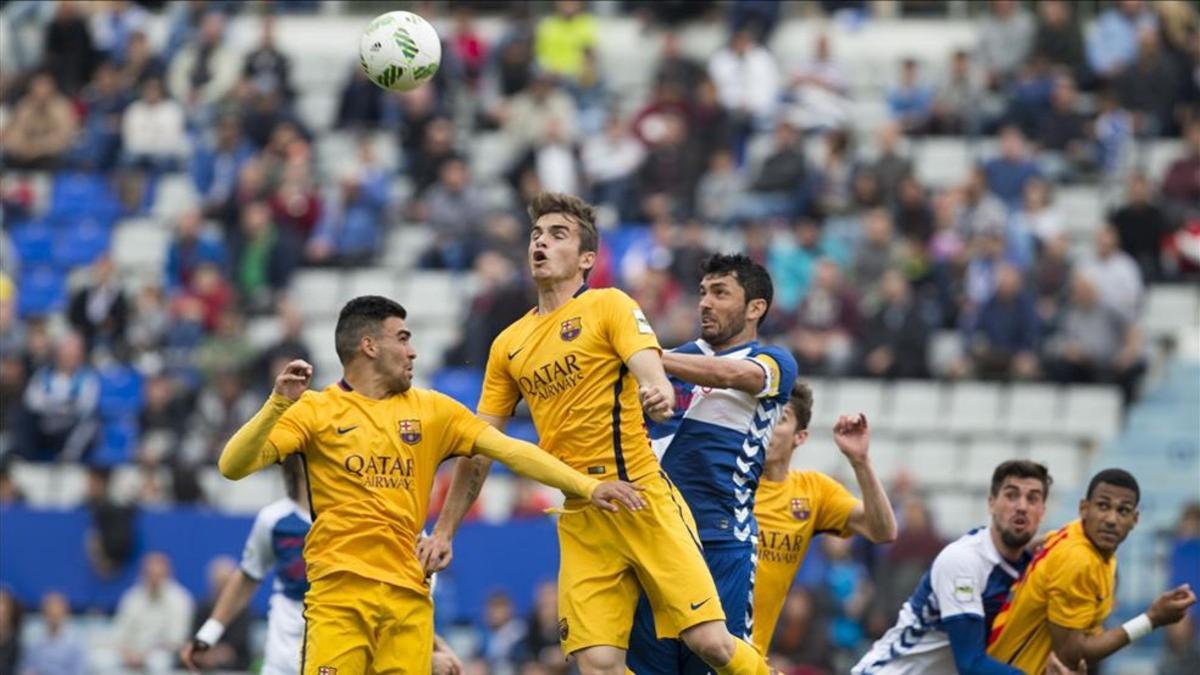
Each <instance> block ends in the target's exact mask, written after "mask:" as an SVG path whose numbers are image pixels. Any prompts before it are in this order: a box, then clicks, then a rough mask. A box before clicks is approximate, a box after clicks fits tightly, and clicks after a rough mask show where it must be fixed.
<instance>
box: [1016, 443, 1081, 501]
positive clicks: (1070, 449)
mask: <svg viewBox="0 0 1200 675" xmlns="http://www.w3.org/2000/svg"><path fill="white" fill-rule="evenodd" d="M1029 458H1030V459H1032V460H1034V461H1035V462H1041V463H1042V464H1045V465H1046V468H1047V469H1049V470H1050V477H1051V478H1053V479H1054V485H1055V487H1056V488H1057V489H1059V490H1065V491H1067V493H1068V494H1071V495H1075V493H1076V492H1078V491H1079V490H1078V488H1080V487H1082V486H1083V484H1084V483H1085V482H1086V481H1087V476H1086V475H1085V473H1084V471H1085V465H1086V460H1087V453H1086V452H1085V451H1084V450H1083V448H1082V446H1080V445H1079V444H1078V443H1071V442H1056V443H1034V444H1032V445H1031V446H1030V448H1029ZM1051 491H1052V492H1053V491H1054V489H1053V488H1052V489H1051Z"/></svg>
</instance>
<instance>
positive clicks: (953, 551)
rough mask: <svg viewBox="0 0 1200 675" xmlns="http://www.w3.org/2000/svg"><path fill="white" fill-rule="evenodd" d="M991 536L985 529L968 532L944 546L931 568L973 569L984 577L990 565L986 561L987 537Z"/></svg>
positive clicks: (979, 528)
mask: <svg viewBox="0 0 1200 675" xmlns="http://www.w3.org/2000/svg"><path fill="white" fill-rule="evenodd" d="M989 536H991V535H990V534H989V532H988V529H987V528H986V527H977V528H975V529H973V530H969V531H968V532H967V533H966V534H964V535H962V536H961V537H959V538H958V539H955V540H954V541H952V542H950V543H949V544H946V546H945V547H944V548H943V549H942V550H941V551H940V552H939V553H938V554H937V556H936V557H935V558H934V559H933V567H935V568H942V567H948V568H953V569H957V570H965V569H973V570H976V571H979V572H981V573H983V574H984V575H985V576H986V574H987V573H988V570H989V569H990V567H991V565H992V561H991V560H989V559H988V554H987V551H988V547H987V537H989Z"/></svg>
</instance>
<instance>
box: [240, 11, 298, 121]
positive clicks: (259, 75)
mask: <svg viewBox="0 0 1200 675" xmlns="http://www.w3.org/2000/svg"><path fill="white" fill-rule="evenodd" d="M261 25H262V36H261V38H260V41H259V44H258V48H257V49H255V50H254V51H252V52H250V53H249V54H246V58H245V61H244V62H243V66H242V77H244V78H247V79H248V80H250V82H251V83H252V84H253V85H254V88H255V89H256V90H258V91H259V92H261V93H278V94H279V95H280V96H281V97H282V98H283V100H285V101H291V100H292V97H293V96H294V95H295V91H294V90H293V89H292V80H291V66H292V64H291V60H290V59H288V57H287V55H286V54H284V53H283V52H281V51H279V49H278V48H277V47H276V46H275V16H274V15H272V14H270V13H267V14H264V15H263V17H262V24H261Z"/></svg>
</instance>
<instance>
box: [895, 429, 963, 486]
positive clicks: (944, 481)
mask: <svg viewBox="0 0 1200 675" xmlns="http://www.w3.org/2000/svg"><path fill="white" fill-rule="evenodd" d="M962 451H963V448H962V445H961V444H960V443H959V442H958V441H955V440H952V439H948V438H941V437H934V436H929V437H924V438H919V439H914V440H913V441H912V442H911V444H909V446H908V454H907V462H906V463H905V466H906V468H907V469H908V471H909V473H910V474H912V477H913V478H915V479H916V481H917V482H918V483H920V484H924V485H954V484H957V483H959V482H960V481H961V480H962V475H961V471H962V464H963V462H962V459H963V452H962Z"/></svg>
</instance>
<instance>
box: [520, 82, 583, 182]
mask: <svg viewBox="0 0 1200 675" xmlns="http://www.w3.org/2000/svg"><path fill="white" fill-rule="evenodd" d="M575 114H576V109H575V99H573V98H572V97H571V95H570V94H568V93H567V92H566V91H565V90H563V88H562V87H560V86H558V84H557V83H556V82H555V80H554V78H553V76H552V75H550V74H549V73H547V72H540V73H538V75H537V77H536V78H534V80H533V82H532V83H531V84H530V85H529V87H528V88H527V89H526V90H524V91H522V92H521V93H519V94H517V95H516V96H514V97H512V99H510V101H509V103H508V107H507V110H506V112H505V116H504V127H503V131H504V133H505V135H506V136H507V137H508V140H509V142H510V143H512V145H513V148H514V150H515V151H516V154H517V157H518V161H519V162H524V161H527V156H528V155H529V153H531V152H532V150H533V149H534V148H536V147H537V146H538V145H539V144H540V143H541V141H542V139H544V138H545V137H546V135H547V131H548V130H549V129H550V127H551V125H553V124H557V125H558V132H559V134H560V135H561V137H562V139H563V140H564V141H567V142H574V141H575V137H576V126H575Z"/></svg>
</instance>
